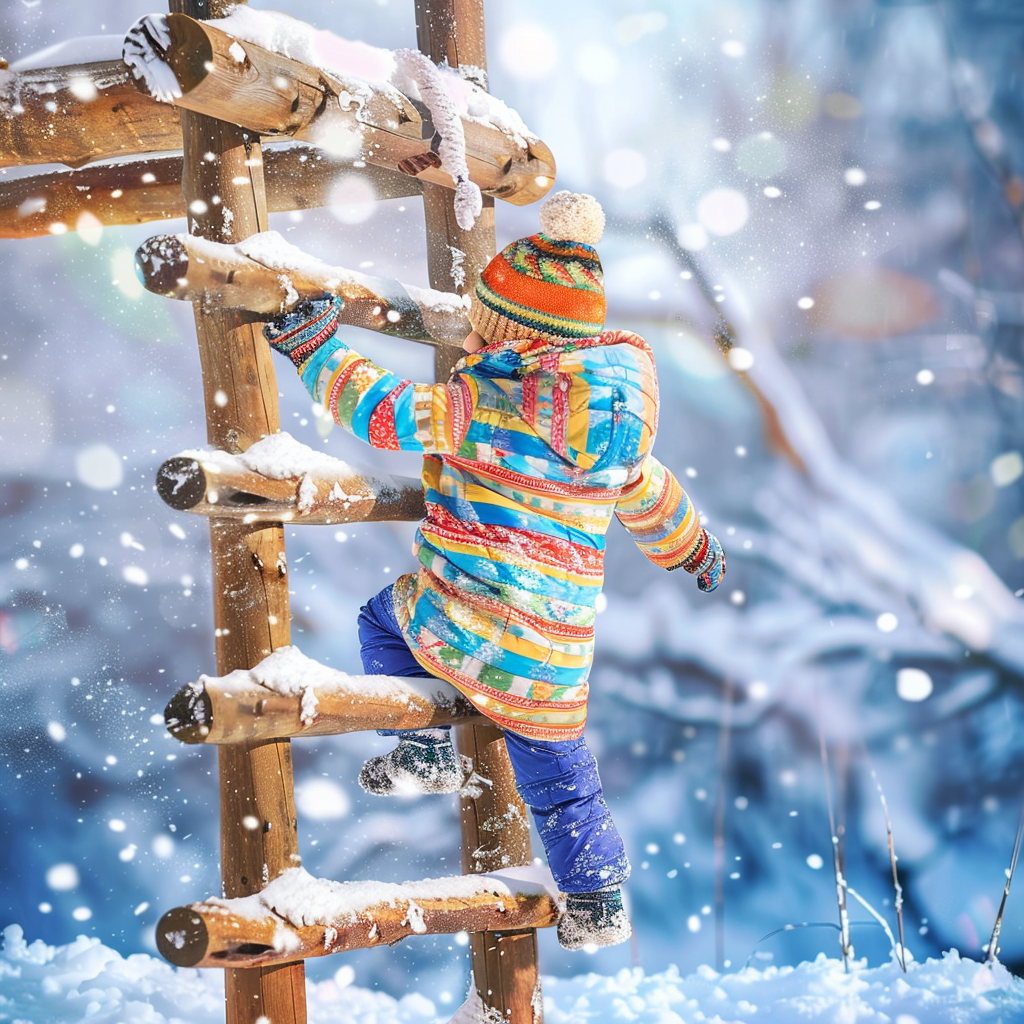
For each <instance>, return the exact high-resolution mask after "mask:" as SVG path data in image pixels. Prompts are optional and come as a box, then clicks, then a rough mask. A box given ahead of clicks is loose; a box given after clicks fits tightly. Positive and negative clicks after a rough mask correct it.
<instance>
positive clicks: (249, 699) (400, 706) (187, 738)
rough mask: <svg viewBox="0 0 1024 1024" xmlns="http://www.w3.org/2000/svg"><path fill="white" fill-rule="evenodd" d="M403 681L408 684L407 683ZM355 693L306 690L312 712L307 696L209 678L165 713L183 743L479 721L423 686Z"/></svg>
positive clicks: (464, 705)
mask: <svg viewBox="0 0 1024 1024" xmlns="http://www.w3.org/2000/svg"><path fill="white" fill-rule="evenodd" d="M405 682H407V681H405ZM352 684H353V687H354V689H353V690H352V691H350V692H344V693H343V692H338V691H336V690H331V689H327V688H323V687H316V686H312V687H310V688H309V689H310V691H311V693H310V695H311V696H312V697H314V698H315V700H316V710H315V712H313V713H312V714H310V713H307V712H306V711H305V710H304V704H305V702H306V701H307V700H308V696H307V694H306V693H300V694H284V693H278V692H275V691H274V690H273V689H270V688H269V687H267V686H261V685H260V684H259V683H256V682H253V683H251V684H249V685H245V686H243V685H234V684H230V683H225V682H223V681H221V680H216V679H210V680H207V681H206V685H205V686H204V687H202V688H201V689H197V688H196V687H195V686H193V685H191V684H190V685H188V686H184V687H182V689H180V690H179V691H178V692H177V693H176V694H175V695H174V696H173V697H172V698H171V700H170V702H169V703H168V705H167V708H166V710H165V712H164V718H165V720H166V722H167V728H168V731H169V732H170V733H171V735H172V736H174V737H175V738H176V739H178V740H181V741H182V742H183V743H211V744H224V743H241V742H244V741H245V740H246V739H253V740H256V739H281V738H284V737H295V736H340V735H342V734H344V733H350V732H365V731H369V730H372V729H430V728H436V727H437V726H442V725H452V724H458V723H460V722H465V721H467V720H468V719H474V720H480V716H479V714H478V713H477V711H476V709H475V708H474V707H473V706H472V705H471V704H470V703H469V702H468V701H466V700H464V699H462V698H461V697H460V698H455V699H440V698H439V697H438V696H437V695H435V694H431V693H430V692H429V688H428V687H426V686H421V687H416V688H415V692H411V693H410V692H408V691H407V692H404V693H391V694H389V693H380V692H379V691H374V690H369V692H365V693H360V692H359V691H358V684H359V677H358V676H356V677H353V679H352Z"/></svg>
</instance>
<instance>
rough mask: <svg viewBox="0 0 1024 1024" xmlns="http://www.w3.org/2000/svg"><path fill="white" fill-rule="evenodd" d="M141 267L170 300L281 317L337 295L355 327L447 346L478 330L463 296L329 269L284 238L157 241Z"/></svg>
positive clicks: (149, 284)
mask: <svg viewBox="0 0 1024 1024" xmlns="http://www.w3.org/2000/svg"><path fill="white" fill-rule="evenodd" d="M136 265H137V267H138V270H139V275H140V277H141V278H142V282H143V284H144V285H145V286H146V288H148V289H149V290H150V291H151V292H154V293H155V294H157V295H163V296H166V297H167V298H173V299H187V300H196V299H199V300H203V301H204V302H209V303H212V304H215V305H217V306H219V307H231V308H241V309H247V310H250V311H251V312H254V313H262V314H267V315H273V314H276V313H281V312H283V311H285V310H287V309H291V308H292V307H293V306H294V305H295V304H296V303H297V302H299V301H300V300H301V299H312V298H319V297H320V296H322V295H323V294H324V293H325V292H330V293H331V294H332V295H338V296H340V297H341V298H342V299H343V300H344V303H345V305H344V308H343V309H342V311H341V314H340V316H339V319H340V321H341V322H342V323H344V324H349V325H350V326H354V327H364V328H366V329H368V330H371V331H377V332H379V333H382V334H391V335H394V336H395V337H399V338H411V339H414V340H417V341H429V342H433V343H434V344H439V345H454V344H458V343H460V342H461V341H462V340H463V339H464V338H465V337H466V335H468V334H469V332H470V331H471V330H472V327H471V326H470V323H469V320H468V318H467V316H466V307H465V306H464V305H463V302H462V299H461V298H460V297H459V296H458V295H455V294H454V293H448V292H438V291H434V290H433V289H429V288H416V287H414V286H413V285H406V284H402V283H401V282H400V281H395V280H391V279H388V278H380V277H370V276H368V275H366V274H360V273H358V272H356V271H353V270H346V269H345V268H344V267H332V266H329V265H328V264H326V263H324V262H322V261H321V260H318V259H316V258H315V257H312V256H309V255H307V254H306V253H304V252H303V251H302V250H301V249H299V248H297V247H296V246H294V245H291V244H290V243H288V242H286V241H285V240H284V238H282V237H281V235H279V234H278V233H277V232H276V231H264V232H261V233H260V234H257V235H253V236H251V237H249V238H247V239H245V241H244V242H239V243H238V244H237V245H224V244H221V243H219V242H209V241H206V240H205V239H202V238H197V237H196V236H194V235H156V236H154V237H153V238H150V239H147V241H145V242H144V243H143V244H142V245H141V246H140V247H139V249H138V252H137V254H136Z"/></svg>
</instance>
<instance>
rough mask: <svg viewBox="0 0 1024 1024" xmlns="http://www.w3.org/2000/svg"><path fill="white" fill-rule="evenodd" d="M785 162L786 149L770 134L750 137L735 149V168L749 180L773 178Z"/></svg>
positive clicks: (784, 165) (784, 167) (783, 167)
mask: <svg viewBox="0 0 1024 1024" xmlns="http://www.w3.org/2000/svg"><path fill="white" fill-rule="evenodd" d="M786 162H787V161H786V147H785V145H783V143H782V141H781V140H779V139H777V138H776V137H775V136H774V135H772V133H771V132H758V134H757V135H750V136H748V137H747V138H745V139H744V140H743V141H742V142H741V143H740V144H739V145H738V146H737V147H736V166H737V167H738V168H739V169H740V170H741V171H742V172H743V173H744V174H746V175H749V176H750V177H751V178H756V179H758V180H761V181H763V180H764V179H765V178H774V177H775V175H776V174H781V173H782V172H783V171H784V170H785V169H786Z"/></svg>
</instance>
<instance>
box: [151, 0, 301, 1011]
mask: <svg viewBox="0 0 1024 1024" xmlns="http://www.w3.org/2000/svg"><path fill="white" fill-rule="evenodd" d="M171 10H172V11H181V12H184V13H187V14H191V15H194V16H197V17H207V16H209V11H208V9H207V6H206V3H205V0H171ZM181 132H182V154H183V167H182V191H183V194H184V200H185V205H186V207H187V208H188V209H189V210H190V211H191V212H190V230H191V231H192V232H193V233H195V234H197V235H202V236H204V237H207V238H214V239H217V240H219V241H224V242H237V241H240V240H241V239H243V238H246V237H248V236H249V235H252V234H255V233H256V232H258V231H262V230H266V227H267V201H266V191H265V187H264V179H263V154H262V150H261V147H260V142H259V139H258V138H256V137H254V136H252V135H251V134H249V133H246V132H244V131H242V130H241V129H239V128H238V127H236V126H235V125H233V124H227V123H225V122H223V121H219V120H214V119H212V118H209V117H204V116H202V115H199V114H195V113H193V112H191V111H182V112H181ZM200 211H201V212H200ZM195 320H196V334H197V338H198V341H199V356H200V363H201V366H202V377H203V394H204V399H205V404H206V421H207V441H208V442H209V443H210V444H211V445H212V446H213V447H215V448H223V449H225V450H227V451H243V450H244V449H246V448H248V447H249V446H250V445H251V444H253V443H254V442H255V441H257V440H259V439H260V438H261V437H264V436H265V435H267V434H270V433H273V432H274V431H276V430H277V429H278V427H279V421H278V409H277V381H276V379H275V377H274V369H273V366H272V365H271V361H270V351H269V350H268V347H267V345H266V342H264V340H263V338H262V337H261V336H260V325H259V323H258V322H255V321H254V319H253V318H252V317H251V316H249V315H244V316H243V315H241V314H239V313H238V312H236V311H234V310H208V309H204V308H202V307H201V306H199V305H196V307H195ZM210 543H211V549H212V557H213V595H214V627H215V636H216V648H217V670H218V672H219V673H220V674H221V675H225V674H227V673H228V672H230V671H232V670H234V669H237V668H249V667H251V666H253V665H255V664H256V663H257V662H258V661H260V660H262V659H263V658H264V657H266V656H267V655H268V654H269V653H270V652H271V651H272V650H275V649H276V648H278V647H283V646H286V645H287V644H288V643H289V640H290V630H291V620H290V611H289V603H288V580H287V575H286V574H285V575H282V574H281V573H280V572H279V571H278V568H277V566H278V563H279V561H280V560H281V555H282V553H283V552H284V530H283V528H282V527H281V526H280V525H279V524H273V525H265V526H263V525H260V526H257V525H252V526H246V525H242V524H239V523H236V522H233V521H230V520H219V519H213V520H211V522H210ZM218 770H219V777H220V794H221V806H220V836H221V880H222V885H223V891H224V894H225V895H226V896H245V895H249V894H250V893H255V892H258V891H259V890H260V889H262V888H263V886H264V885H265V884H266V883H267V881H268V880H269V879H273V878H275V877H276V876H277V875H279V874H280V873H281V872H283V871H286V870H287V869H289V868H292V867H296V866H298V864H299V863H300V859H299V852H298V828H297V822H296V818H295V802H294V794H293V789H292V763H291V746H290V744H289V743H288V741H287V740H272V741H262V742H259V741H257V742H252V743H246V744H240V745H237V746H231V747H221V748H218ZM248 816H253V817H254V818H255V819H256V820H258V821H260V822H261V823H262V825H261V827H260V828H259V829H254V830H250V829H244V828H239V824H240V823H241V822H242V821H243V820H244V819H246V818H247V817H248ZM225 1003H226V1017H227V1024H256V1022H257V1021H258V1020H259V1019H261V1018H263V1019H269V1020H272V1021H274V1022H275V1024H305V1021H306V987H305V970H304V968H303V966H302V964H301V963H296V964H289V965H288V966H287V967H285V968H280V969H276V970H260V971H257V972H255V973H252V974H250V975H248V976H244V975H242V974H240V973H239V972H235V971H229V972H228V973H227V975H226V977H225Z"/></svg>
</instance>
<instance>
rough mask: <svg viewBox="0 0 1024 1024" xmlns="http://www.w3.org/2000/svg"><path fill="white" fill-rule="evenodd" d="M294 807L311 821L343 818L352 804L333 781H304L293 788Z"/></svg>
mask: <svg viewBox="0 0 1024 1024" xmlns="http://www.w3.org/2000/svg"><path fill="white" fill-rule="evenodd" d="M295 806H296V807H297V808H298V811H299V813H300V814H301V815H303V816H304V817H306V818H310V819H312V820H313V821H334V820H336V819H338V818H344V817H345V815H346V814H348V812H349V809H350V808H351V806H352V804H351V801H350V800H349V798H348V796H347V794H346V793H345V791H344V790H343V789H342V788H341V786H339V785H338V783H337V782H335V781H334V780H333V779H322V778H321V779H305V780H303V781H302V782H300V783H299V784H298V785H297V786H296V787H295Z"/></svg>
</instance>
